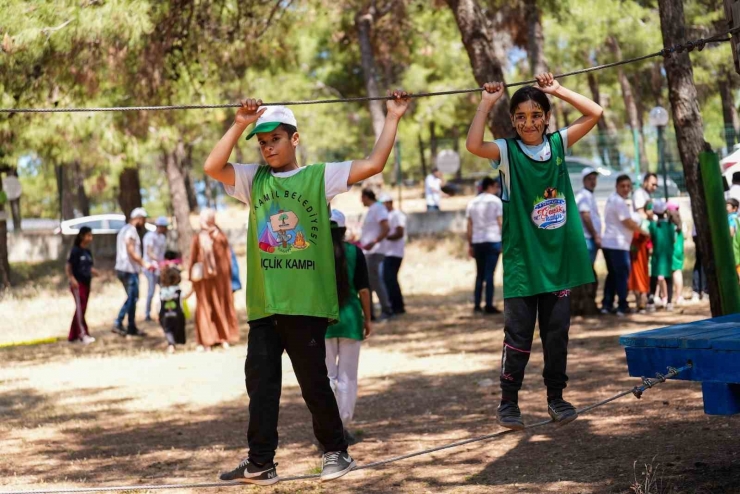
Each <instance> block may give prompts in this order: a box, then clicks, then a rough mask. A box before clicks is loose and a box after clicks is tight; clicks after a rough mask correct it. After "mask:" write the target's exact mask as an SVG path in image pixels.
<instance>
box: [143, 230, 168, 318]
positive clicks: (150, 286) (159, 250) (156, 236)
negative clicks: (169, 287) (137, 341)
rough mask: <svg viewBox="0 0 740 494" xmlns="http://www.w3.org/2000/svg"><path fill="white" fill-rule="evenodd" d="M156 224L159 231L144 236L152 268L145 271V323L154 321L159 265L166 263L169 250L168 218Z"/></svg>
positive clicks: (145, 257)
mask: <svg viewBox="0 0 740 494" xmlns="http://www.w3.org/2000/svg"><path fill="white" fill-rule="evenodd" d="M154 224H155V225H156V226H157V230H156V231H153V232H146V233H145V234H144V260H145V261H146V262H148V263H149V264H150V265H151V266H152V267H151V268H150V269H147V270H146V271H144V276H146V280H147V293H146V312H145V313H146V317H145V319H144V320H145V321H151V320H152V318H151V312H152V299H153V298H154V289H155V288H156V287H157V285H158V284H159V263H160V262H162V261H164V251H165V250H167V227H168V226H169V222H168V221H167V218H165V217H164V216H160V217H159V218H157V221H155V222H154Z"/></svg>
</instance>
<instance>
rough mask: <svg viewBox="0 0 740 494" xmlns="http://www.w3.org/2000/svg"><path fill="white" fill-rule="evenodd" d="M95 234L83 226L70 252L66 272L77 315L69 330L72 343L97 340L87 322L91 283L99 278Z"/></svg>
mask: <svg viewBox="0 0 740 494" xmlns="http://www.w3.org/2000/svg"><path fill="white" fill-rule="evenodd" d="M92 240H93V234H92V230H91V229H90V227H87V226H83V227H82V228H80V231H79V232H78V233H77V236H76V237H75V240H74V245H73V246H72V250H71V251H70V252H69V257H68V258H67V264H65V266H64V272H65V273H66V275H67V278H68V279H69V289H70V290H71V291H72V296H73V297H74V299H75V315H74V317H73V318H72V325H71V326H70V328H69V336H68V337H67V340H68V341H69V342H70V343H74V342H77V341H79V342H82V343H84V344H86V345H87V344H90V343H92V342H94V341H95V338H93V337H92V336H90V332H89V331H88V329H87V322H86V321H85V312H86V311H87V301H88V299H89V298H90V282H91V281H92V277H93V276H98V274H99V273H98V270H97V269H95V268H93V257H92V252H90V249H89V248H88V247H90V244H91V243H92Z"/></svg>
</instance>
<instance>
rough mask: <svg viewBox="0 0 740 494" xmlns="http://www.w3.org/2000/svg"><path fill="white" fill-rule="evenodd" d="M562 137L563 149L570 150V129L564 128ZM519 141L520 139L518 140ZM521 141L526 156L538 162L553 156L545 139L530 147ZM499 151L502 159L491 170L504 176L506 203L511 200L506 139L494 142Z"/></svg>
mask: <svg viewBox="0 0 740 494" xmlns="http://www.w3.org/2000/svg"><path fill="white" fill-rule="evenodd" d="M558 132H559V133H560V137H561V139H562V140H563V149H565V150H566V151H567V150H568V127H565V128H562V129H560V130H559V131H558ZM517 140H518V139H517ZM518 141H519V146H520V147H521V148H522V151H524V154H526V155H527V156H529V157H530V158H532V159H533V160H536V161H547V160H549V159H550V156H552V150H551V149H550V141H549V140H548V139H543V140H542V143H540V144H537V145H536V146H528V145H526V144H524V143H523V142H522V141H520V140H518ZM493 142H494V143H495V144H496V145H497V146H498V149H499V153H500V154H501V159H500V160H498V161H494V160H491V168H493V169H494V170H498V171H499V172H500V173H503V174H504V180H502V183H501V199H502V200H504V201H508V200H509V191H510V190H511V174H510V173H509V145H508V144H507V143H506V139H496V140H495V141H493Z"/></svg>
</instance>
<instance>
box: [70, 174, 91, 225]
mask: <svg viewBox="0 0 740 494" xmlns="http://www.w3.org/2000/svg"><path fill="white" fill-rule="evenodd" d="M72 172H73V174H74V176H73V177H72V181H73V182H74V188H75V190H76V191H77V194H76V195H77V197H76V200H75V203H76V205H77V209H78V210H79V211H80V212H81V213H82V216H90V198H89V197H87V193H86V192H85V174H84V173H83V171H82V168H81V167H80V162H79V161H74V163H72Z"/></svg>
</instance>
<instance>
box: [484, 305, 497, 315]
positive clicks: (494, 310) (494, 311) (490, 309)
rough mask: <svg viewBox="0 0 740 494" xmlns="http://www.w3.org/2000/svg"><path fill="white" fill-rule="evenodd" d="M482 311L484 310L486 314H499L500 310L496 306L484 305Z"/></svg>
mask: <svg viewBox="0 0 740 494" xmlns="http://www.w3.org/2000/svg"><path fill="white" fill-rule="evenodd" d="M483 311H484V312H485V313H486V314H501V311H500V310H498V309H497V308H496V307H493V306H491V307H486V308H485V309H483Z"/></svg>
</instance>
